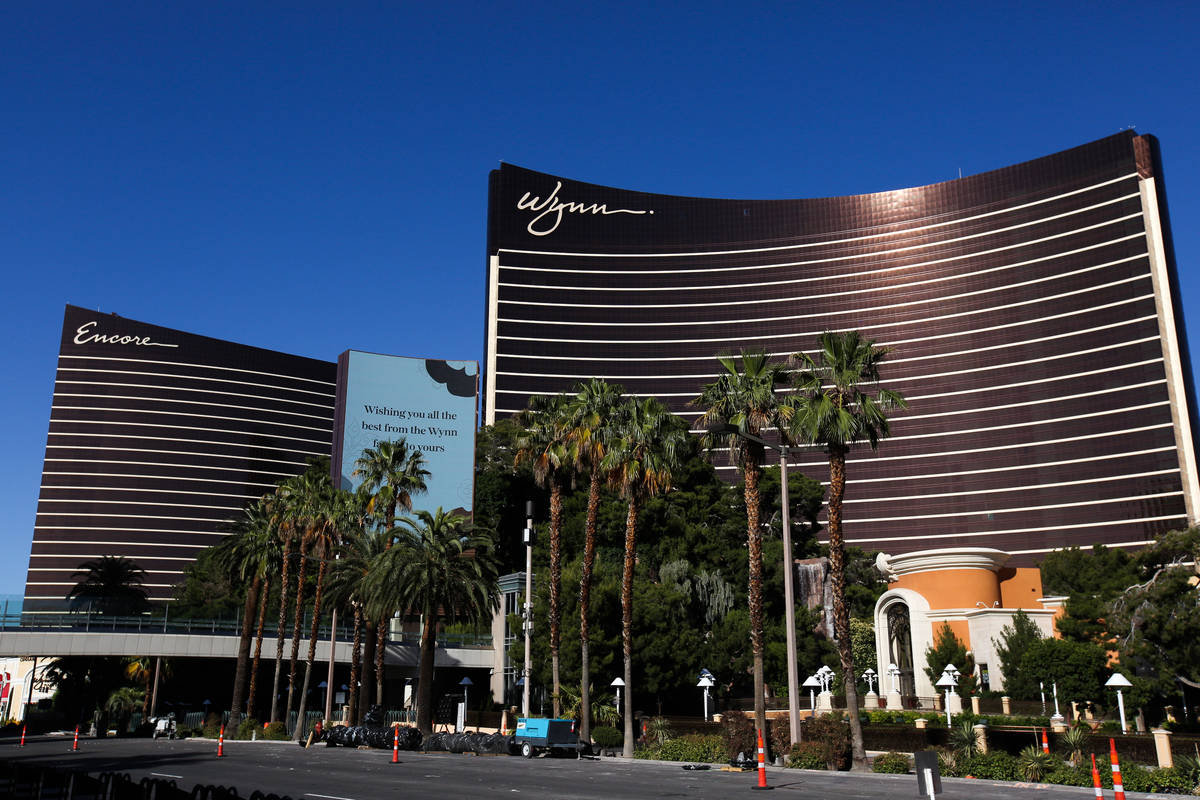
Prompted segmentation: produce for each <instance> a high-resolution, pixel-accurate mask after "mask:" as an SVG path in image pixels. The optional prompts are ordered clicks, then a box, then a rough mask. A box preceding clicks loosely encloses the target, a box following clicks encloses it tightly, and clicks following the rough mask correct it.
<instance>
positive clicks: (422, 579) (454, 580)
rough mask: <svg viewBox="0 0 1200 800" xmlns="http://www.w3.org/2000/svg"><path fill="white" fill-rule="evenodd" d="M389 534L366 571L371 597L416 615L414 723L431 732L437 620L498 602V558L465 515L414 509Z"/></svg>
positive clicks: (477, 616) (473, 617)
mask: <svg viewBox="0 0 1200 800" xmlns="http://www.w3.org/2000/svg"><path fill="white" fill-rule="evenodd" d="M398 522H399V525H398V526H397V527H395V528H392V529H391V530H390V531H389V532H388V533H389V534H390V535H391V536H393V537H395V538H396V546H395V547H392V548H391V549H389V550H387V551H385V552H384V553H383V554H382V556H381V557H380V559H379V563H378V568H377V569H375V570H373V571H372V573H371V585H372V589H373V592H372V593H373V595H374V598H375V601H376V602H378V603H380V604H381V605H383V606H384V607H387V608H392V609H399V610H401V611H405V610H409V611H415V612H419V613H420V615H421V652H420V657H419V658H420V667H419V669H418V673H417V727H418V728H419V729H420V730H421V732H422V733H423V734H425V735H429V734H430V733H431V732H432V731H433V657H434V653H435V651H436V649H437V639H436V636H437V628H438V622H439V620H442V619H445V620H466V621H478V620H481V619H484V618H487V617H488V616H489V615H490V614H492V613H493V612H494V611H495V610H496V608H497V607H498V606H499V594H498V592H497V587H496V580H497V578H498V577H499V561H498V559H497V558H496V555H495V553H494V542H493V539H492V537H491V535H490V534H485V533H483V532H481V531H477V530H473V529H472V527H471V525H470V522H469V521H468V520H467V518H466V517H464V516H460V515H458V514H451V513H447V512H445V511H443V510H442V509H441V508H438V509H437V511H435V512H433V513H430V512H428V511H418V512H417V513H416V519H411V518H407V517H405V518H401V519H400V520H398Z"/></svg>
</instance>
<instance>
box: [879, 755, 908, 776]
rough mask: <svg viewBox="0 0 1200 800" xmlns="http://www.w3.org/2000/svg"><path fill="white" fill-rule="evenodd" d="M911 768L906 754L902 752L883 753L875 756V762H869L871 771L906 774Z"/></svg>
mask: <svg viewBox="0 0 1200 800" xmlns="http://www.w3.org/2000/svg"><path fill="white" fill-rule="evenodd" d="M911 768H912V765H911V764H910V763H909V760H908V756H906V755H905V754H904V753H884V754H883V755H881V756H876V758H875V762H874V763H873V764H871V771H872V772H886V773H889V774H892V775H906V774H908V771H909V770H910V769H911Z"/></svg>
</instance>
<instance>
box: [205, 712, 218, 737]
mask: <svg viewBox="0 0 1200 800" xmlns="http://www.w3.org/2000/svg"><path fill="white" fill-rule="evenodd" d="M222 722H223V720H222V719H221V715H220V714H217V713H216V712H213V713H212V714H209V715H208V716H207V717H205V718H204V724H203V725H202V726H201V730H203V731H204V736H205V737H206V738H208V739H215V738H217V734H219V733H220V732H221V723H222Z"/></svg>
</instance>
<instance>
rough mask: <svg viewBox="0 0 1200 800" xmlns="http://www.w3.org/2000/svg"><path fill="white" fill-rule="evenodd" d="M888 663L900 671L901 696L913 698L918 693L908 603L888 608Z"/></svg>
mask: <svg viewBox="0 0 1200 800" xmlns="http://www.w3.org/2000/svg"><path fill="white" fill-rule="evenodd" d="M887 643H888V661H889V663H892V664H895V665H896V666H897V668H899V670H900V694H901V696H903V697H912V696H914V695H915V694H916V693H917V692H916V684H915V683H914V678H915V675H914V673H913V650H912V618H911V616H910V615H909V613H908V603H905V602H903V601H901V602H896V603H892V604H891V605H890V606H888V608H887Z"/></svg>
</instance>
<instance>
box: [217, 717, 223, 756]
mask: <svg viewBox="0 0 1200 800" xmlns="http://www.w3.org/2000/svg"><path fill="white" fill-rule="evenodd" d="M224 757H225V726H224V725H222V726H221V732H220V733H219V734H217V758H224Z"/></svg>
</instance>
